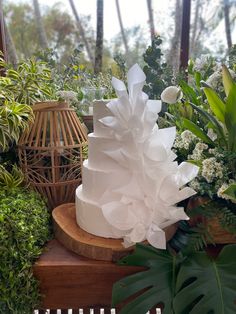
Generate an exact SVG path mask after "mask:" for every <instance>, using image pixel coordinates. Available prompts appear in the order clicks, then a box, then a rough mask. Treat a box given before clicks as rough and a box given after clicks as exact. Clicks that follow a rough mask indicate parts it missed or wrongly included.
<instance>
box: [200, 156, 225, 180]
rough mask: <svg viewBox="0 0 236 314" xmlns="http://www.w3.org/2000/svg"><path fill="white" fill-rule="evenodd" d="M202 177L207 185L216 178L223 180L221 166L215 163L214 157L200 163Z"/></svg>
mask: <svg viewBox="0 0 236 314" xmlns="http://www.w3.org/2000/svg"><path fill="white" fill-rule="evenodd" d="M202 176H203V177H204V178H205V179H206V181H207V182H208V183H211V182H213V181H214V179H217V178H220V179H221V178H223V165H222V163H220V162H217V161H216V158H215V157H210V158H207V159H205V160H203V162H202Z"/></svg>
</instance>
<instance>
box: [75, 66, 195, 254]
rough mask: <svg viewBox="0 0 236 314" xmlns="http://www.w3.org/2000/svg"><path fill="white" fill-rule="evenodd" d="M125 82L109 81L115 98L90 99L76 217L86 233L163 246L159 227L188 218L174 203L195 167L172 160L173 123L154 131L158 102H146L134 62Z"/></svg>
mask: <svg viewBox="0 0 236 314" xmlns="http://www.w3.org/2000/svg"><path fill="white" fill-rule="evenodd" d="M127 78H128V92H127V90H126V87H125V84H124V83H123V82H122V81H120V80H117V79H115V78H113V79H112V83H113V86H114V88H115V90H116V93H117V97H118V98H117V99H114V100H111V101H102V100H101V101H95V102H94V109H93V114H94V121H93V122H94V133H92V134H89V136H88V160H86V161H85V162H84V164H83V168H82V182H83V184H82V185H81V186H79V187H78V188H77V190H76V220H77V223H78V225H79V226H80V227H81V228H82V229H84V230H85V231H87V232H89V233H92V234H94V235H97V236H101V237H105V238H123V239H124V245H125V246H129V245H133V244H134V243H136V242H141V241H143V240H148V241H149V243H150V244H152V245H153V246H155V247H158V248H165V245H166V240H165V232H164V231H163V229H164V228H165V227H167V226H169V225H171V224H173V223H175V222H177V221H178V220H182V219H188V217H187V215H186V214H185V212H184V209H183V208H182V207H177V206H176V204H177V203H178V202H179V201H181V200H183V199H185V198H187V197H190V196H191V195H193V194H195V191H194V190H192V189H190V188H189V187H185V186H184V185H185V184H186V183H188V182H189V181H190V180H191V179H193V178H194V177H195V176H196V175H197V172H198V167H196V166H194V165H192V164H188V163H182V164H180V165H178V163H177V162H176V161H175V158H176V155H175V154H174V153H173V152H172V150H171V148H172V145H173V142H174V140H175V133H176V130H175V128H174V127H171V128H165V129H159V128H158V126H157V124H156V121H157V117H158V115H157V114H158V112H159V111H160V109H161V102H160V101H154V100H148V97H147V95H146V94H145V93H143V92H142V87H143V85H144V81H145V75H144V73H143V71H142V70H141V69H140V67H139V66H138V65H134V66H133V67H132V68H131V69H130V70H129V72H128V77H127Z"/></svg>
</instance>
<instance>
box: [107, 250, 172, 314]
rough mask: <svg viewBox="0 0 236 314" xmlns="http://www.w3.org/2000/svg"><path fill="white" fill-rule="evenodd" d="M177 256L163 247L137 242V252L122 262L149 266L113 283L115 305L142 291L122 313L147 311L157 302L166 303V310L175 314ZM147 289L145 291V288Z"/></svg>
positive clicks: (167, 313) (164, 312)
mask: <svg viewBox="0 0 236 314" xmlns="http://www.w3.org/2000/svg"><path fill="white" fill-rule="evenodd" d="M175 262H176V260H175V258H173V256H172V255H171V254H170V253H169V252H168V251H164V250H158V249H155V248H153V247H151V246H145V245H142V244H137V245H136V249H135V252H134V253H133V254H132V255H129V256H127V257H125V258H123V259H122V260H121V262H120V264H121V265H134V266H144V267H148V269H147V270H145V271H142V272H139V273H137V274H134V275H131V276H128V277H126V278H124V279H121V280H120V281H118V282H116V283H115V285H114V287H113V296H112V298H113V305H114V306H116V305H117V304H119V303H121V302H123V301H124V300H126V299H127V298H129V297H130V296H132V295H134V294H136V293H138V292H143V293H142V294H141V295H139V296H138V297H136V298H135V299H134V300H133V301H131V302H130V303H128V304H127V305H125V306H124V307H123V308H122V310H121V311H120V312H119V313H120V314H124V313H127V314H128V313H129V314H144V313H146V312H147V311H148V310H149V309H151V308H152V307H153V306H156V305H157V304H158V303H162V304H163V305H164V309H163V311H162V313H163V314H172V313H174V312H173V311H172V299H173V292H174V286H173V281H172V279H173V276H174V275H173V271H174V270H175V268H176V266H175ZM144 289H145V291H144Z"/></svg>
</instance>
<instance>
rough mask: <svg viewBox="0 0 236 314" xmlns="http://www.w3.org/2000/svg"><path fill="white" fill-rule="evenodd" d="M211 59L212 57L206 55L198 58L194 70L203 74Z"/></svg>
mask: <svg viewBox="0 0 236 314" xmlns="http://www.w3.org/2000/svg"><path fill="white" fill-rule="evenodd" d="M209 57H210V56H209V55H207V54H205V55H201V57H200V58H196V60H195V63H194V66H193V70H194V71H198V72H201V71H202V70H204V68H205V67H206V66H207V65H208V63H209Z"/></svg>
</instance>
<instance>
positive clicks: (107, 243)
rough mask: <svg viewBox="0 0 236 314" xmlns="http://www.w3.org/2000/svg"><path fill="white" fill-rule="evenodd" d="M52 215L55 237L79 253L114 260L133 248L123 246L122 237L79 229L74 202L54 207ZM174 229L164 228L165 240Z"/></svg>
mask: <svg viewBox="0 0 236 314" xmlns="http://www.w3.org/2000/svg"><path fill="white" fill-rule="evenodd" d="M52 217H53V225H54V232H55V237H56V239H57V240H58V241H59V242H61V243H62V244H63V245H64V246H65V247H66V248H67V249H69V250H71V251H73V252H75V253H77V254H79V255H82V256H85V257H88V258H92V259H96V260H102V261H114V262H115V261H118V260H119V259H120V258H122V257H124V256H126V255H127V254H128V253H129V252H131V251H133V249H134V246H132V247H129V248H124V247H123V245H122V242H123V239H110V238H102V237H98V236H95V235H93V234H91V233H88V232H86V231H84V230H83V229H81V228H80V227H79V226H78V225H77V223H76V216H75V204H74V203H68V204H62V205H60V206H58V207H56V208H55V209H54V210H53V212H52ZM176 229H177V227H176V225H172V226H170V227H168V228H166V229H165V232H166V239H167V241H168V240H170V239H171V238H172V236H173V235H174V234H175V232H176Z"/></svg>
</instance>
